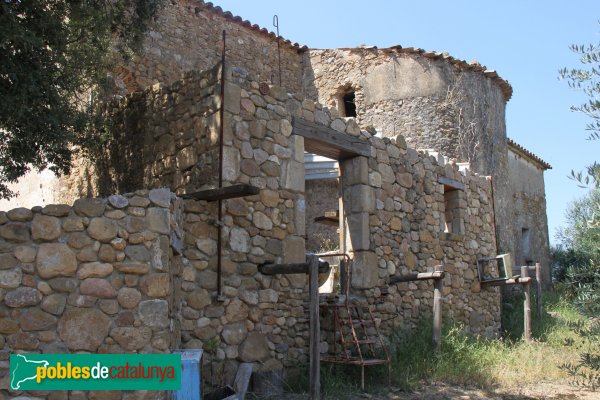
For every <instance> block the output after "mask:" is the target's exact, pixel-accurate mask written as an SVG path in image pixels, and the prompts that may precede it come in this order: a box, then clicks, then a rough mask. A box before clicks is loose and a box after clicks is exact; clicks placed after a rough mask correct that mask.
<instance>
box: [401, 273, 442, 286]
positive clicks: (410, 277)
mask: <svg viewBox="0 0 600 400" xmlns="http://www.w3.org/2000/svg"><path fill="white" fill-rule="evenodd" d="M445 274H446V273H445V272H444V271H435V272H419V273H418V274H406V275H397V276H392V277H390V283H399V282H413V281H425V280H428V279H434V280H438V279H443V278H444V276H445Z"/></svg>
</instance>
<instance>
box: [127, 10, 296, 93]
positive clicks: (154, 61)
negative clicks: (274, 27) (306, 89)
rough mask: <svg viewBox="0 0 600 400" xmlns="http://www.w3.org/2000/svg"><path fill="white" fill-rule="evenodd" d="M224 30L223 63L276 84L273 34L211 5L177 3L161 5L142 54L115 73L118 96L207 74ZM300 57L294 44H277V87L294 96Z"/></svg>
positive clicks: (217, 57) (218, 58)
mask: <svg viewBox="0 0 600 400" xmlns="http://www.w3.org/2000/svg"><path fill="white" fill-rule="evenodd" d="M234 21H235V22H234ZM224 30H225V31H226V35H227V40H226V42H227V45H226V47H227V52H226V57H227V61H228V62H231V63H233V64H235V65H244V66H245V67H246V68H248V69H249V71H250V72H252V73H253V74H255V75H256V76H257V77H259V80H260V81H265V82H277V83H278V82H279V54H278V50H277V38H276V36H275V35H274V34H269V32H268V31H267V30H266V29H261V28H260V27H258V26H256V25H252V24H251V23H249V22H248V21H242V19H241V18H239V17H234V16H232V15H231V13H225V12H223V11H222V10H221V8H220V7H214V6H212V4H211V3H205V2H203V1H196V0H177V1H173V2H166V5H165V6H164V8H163V9H162V10H161V11H160V13H159V15H158V16H157V17H156V21H155V23H154V24H153V27H152V28H151V30H150V31H149V32H148V34H147V36H146V38H145V41H144V44H143V50H142V52H141V54H138V55H134V57H133V58H132V60H131V61H130V62H123V63H122V64H121V65H119V66H118V67H117V69H116V77H117V79H116V84H117V86H118V87H120V89H121V91H122V92H123V93H128V92H134V91H139V90H143V89H146V88H149V87H150V86H152V85H154V84H155V83H159V82H160V83H165V84H170V83H172V82H174V81H176V80H179V78H180V77H181V74H183V73H184V72H187V71H193V70H199V71H201V70H205V69H208V68H211V67H212V66H213V65H215V64H217V63H218V62H220V61H221V54H222V49H223V41H222V33H223V31H224ZM302 52H303V48H301V47H300V46H298V45H297V44H291V43H290V42H289V41H286V40H284V39H281V40H280V54H281V82H282V83H281V84H282V86H285V87H287V88H289V89H290V90H291V91H294V92H300V90H301V83H300V82H301V77H302V54H301V53H302Z"/></svg>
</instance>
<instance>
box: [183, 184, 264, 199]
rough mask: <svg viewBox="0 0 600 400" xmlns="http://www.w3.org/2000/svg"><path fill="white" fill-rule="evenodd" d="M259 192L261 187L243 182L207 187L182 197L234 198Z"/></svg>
mask: <svg viewBox="0 0 600 400" xmlns="http://www.w3.org/2000/svg"><path fill="white" fill-rule="evenodd" d="M259 192H260V189H259V188H257V187H256V186H252V185H247V184H244V183H242V184H239V185H231V186H225V187H222V188H217V189H206V190H200V191H198V192H193V193H186V194H183V195H181V197H182V198H184V199H194V200H206V201H217V200H226V199H234V198H237V197H245V196H254V195H255V194H258V193H259Z"/></svg>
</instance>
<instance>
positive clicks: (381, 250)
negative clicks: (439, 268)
mask: <svg viewBox="0 0 600 400" xmlns="http://www.w3.org/2000/svg"><path fill="white" fill-rule="evenodd" d="M361 135H363V136H364V137H366V138H368V140H369V143H370V144H371V157H370V158H368V159H366V158H365V157H356V158H354V159H351V160H350V161H344V162H342V181H343V182H344V184H345V185H346V187H345V188H344V214H345V218H346V227H347V228H346V237H348V241H347V242H348V243H347V248H348V249H352V250H353V252H354V264H355V267H354V270H353V274H354V275H353V277H352V284H353V285H354V286H355V287H356V288H362V289H363V290H362V294H363V295H364V296H365V298H366V300H367V302H369V303H370V304H376V311H377V312H376V315H377V316H378V317H379V318H381V320H382V322H383V326H384V328H385V329H386V330H391V329H392V328H393V327H395V326H398V325H400V326H406V327H414V326H415V325H416V324H418V323H419V321H421V320H422V319H423V318H424V316H426V315H431V309H432V298H433V291H432V284H431V282H414V283H402V284H398V285H389V287H388V285H387V283H386V282H387V279H388V278H389V277H391V276H394V275H404V274H407V273H411V272H425V271H433V269H434V267H435V266H436V265H440V264H441V265H443V266H444V269H445V271H446V272H447V273H448V274H447V276H446V278H445V280H444V292H443V295H444V318H448V319H449V320H451V321H455V322H463V323H464V324H465V329H466V330H467V331H468V332H471V333H477V334H483V335H485V336H487V337H495V336H497V335H498V334H499V332H500V294H499V291H498V289H497V288H486V289H482V288H481V287H480V285H479V281H478V279H477V272H476V260H477V258H481V257H486V256H490V255H493V254H495V251H496V246H495V235H494V228H493V224H492V205H491V197H490V183H489V181H488V180H486V179H483V178H481V177H479V176H476V175H472V174H469V173H467V174H466V175H462V174H461V173H460V172H459V171H458V168H457V166H456V165H451V164H446V165H443V166H442V165H439V164H438V163H437V161H436V160H435V159H434V158H433V157H429V156H428V155H427V154H424V153H419V152H417V151H416V150H414V149H410V148H407V146H406V142H405V140H404V138H403V137H402V136H398V137H397V138H394V139H389V138H383V139H380V138H378V137H375V136H371V137H369V136H370V135H369V134H368V133H365V132H363V133H361ZM439 177H444V178H448V179H451V180H455V181H458V182H461V183H463V184H464V185H465V190H464V191H462V190H460V191H459V196H458V197H459V200H458V201H457V202H455V204H454V205H455V206H456V207H457V210H456V211H455V213H457V214H458V215H459V216H461V218H462V221H463V224H462V225H461V227H460V233H458V234H452V233H445V232H444V222H445V217H444V215H445V209H444V203H445V202H444V185H443V184H441V183H438V179H439ZM357 263H358V264H361V265H362V268H361V269H362V271H360V273H359V270H358V268H357V265H356V264H357ZM494 272H495V271H494ZM382 287H384V288H386V289H387V290H386V291H387V292H388V294H384V295H383V297H381V293H382V291H381V288H382ZM357 292H358V293H360V292H361V291H360V290H359V291H357Z"/></svg>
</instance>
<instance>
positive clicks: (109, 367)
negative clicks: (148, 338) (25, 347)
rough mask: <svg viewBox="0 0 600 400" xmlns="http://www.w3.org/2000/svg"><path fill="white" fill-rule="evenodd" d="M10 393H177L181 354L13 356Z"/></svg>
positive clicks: (11, 360)
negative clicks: (47, 391)
mask: <svg viewBox="0 0 600 400" xmlns="http://www.w3.org/2000/svg"><path fill="white" fill-rule="evenodd" d="M10 388H11V390H114V389H118V390H178V389H180V388H181V354H11V356H10Z"/></svg>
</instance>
